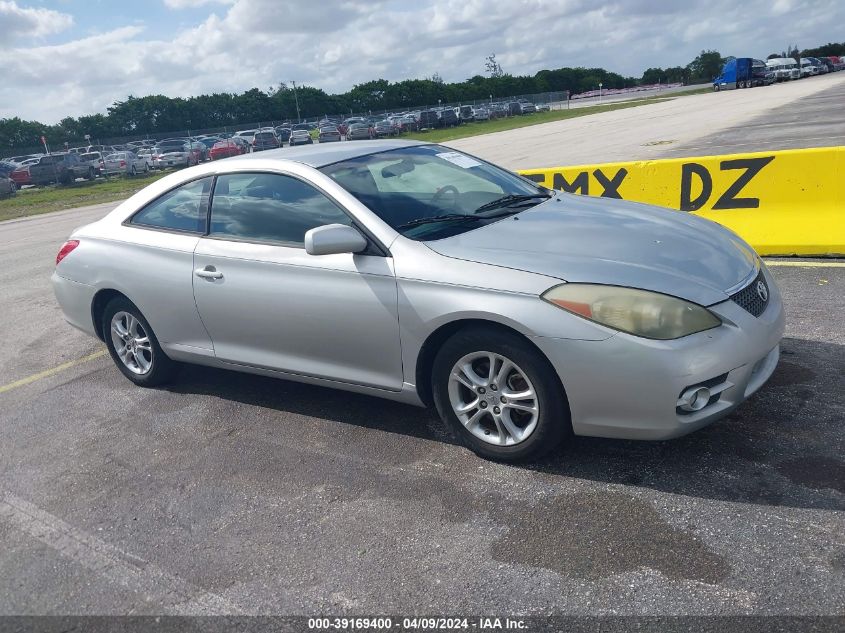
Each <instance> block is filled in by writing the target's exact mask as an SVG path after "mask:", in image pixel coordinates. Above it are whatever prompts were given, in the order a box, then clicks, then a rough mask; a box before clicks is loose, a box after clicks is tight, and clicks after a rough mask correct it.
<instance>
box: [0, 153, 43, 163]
mask: <svg viewBox="0 0 845 633" xmlns="http://www.w3.org/2000/svg"><path fill="white" fill-rule="evenodd" d="M43 155H44V154H23V155H22V156H9V157H8V158H3V159H2V162H4V163H17V164H18V165H20V164H22V163H23V162H24V161H27V160H31V159H33V158H41V157H42V156H43Z"/></svg>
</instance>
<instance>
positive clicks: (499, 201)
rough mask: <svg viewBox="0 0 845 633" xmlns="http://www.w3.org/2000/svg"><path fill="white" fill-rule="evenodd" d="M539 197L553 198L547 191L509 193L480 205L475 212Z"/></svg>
mask: <svg viewBox="0 0 845 633" xmlns="http://www.w3.org/2000/svg"><path fill="white" fill-rule="evenodd" d="M537 198H546V199H548V198H551V196H550V195H549V194H547V193H528V194H522V195H519V194H508V195H506V196H502V197H501V198H496V199H495V200H491V201H490V202H488V203H487V204H482V205H481V206H480V207H478V208H477V209H476V210H475V211H473V213H481V212H482V211H488V210H490V209H498V208H499V207H508V206H511V205H514V204H516V203H518V202H528V201H529V200H536V199H537Z"/></svg>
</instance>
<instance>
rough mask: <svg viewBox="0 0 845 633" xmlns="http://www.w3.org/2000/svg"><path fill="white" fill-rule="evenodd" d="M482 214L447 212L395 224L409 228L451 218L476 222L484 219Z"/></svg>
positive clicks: (447, 220)
mask: <svg viewBox="0 0 845 633" xmlns="http://www.w3.org/2000/svg"><path fill="white" fill-rule="evenodd" d="M486 219H488V218H485V217H483V216H478V215H464V214H463V213H448V214H446V215H434V216H431V217H429V218H417V219H416V220H411V221H410V222H405V224H400V225H399V226H397V227H396V228H397V229H410V228H411V227H414V226H420V225H422V224H433V223H435V222H450V221H453V220H464V221H466V220H469V221H472V222H478V221H480V220H486Z"/></svg>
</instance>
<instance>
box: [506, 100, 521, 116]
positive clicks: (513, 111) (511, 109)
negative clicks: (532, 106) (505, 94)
mask: <svg viewBox="0 0 845 633" xmlns="http://www.w3.org/2000/svg"><path fill="white" fill-rule="evenodd" d="M520 114H522V104H521V103H520V102H519V101H511V102H510V103H508V115H509V116H519V115H520Z"/></svg>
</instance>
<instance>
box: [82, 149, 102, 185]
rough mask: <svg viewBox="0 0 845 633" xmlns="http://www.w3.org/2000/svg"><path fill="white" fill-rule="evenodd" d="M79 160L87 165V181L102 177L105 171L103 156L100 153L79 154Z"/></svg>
mask: <svg viewBox="0 0 845 633" xmlns="http://www.w3.org/2000/svg"><path fill="white" fill-rule="evenodd" d="M79 160H80V161H81V162H82V163H84V164H85V165H88V180H94V178H95V177H96V176H102V175H103V170H104V169H105V163H104V161H103V155H102V154H101V153H100V152H88V153H87V154H80V155H79Z"/></svg>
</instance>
